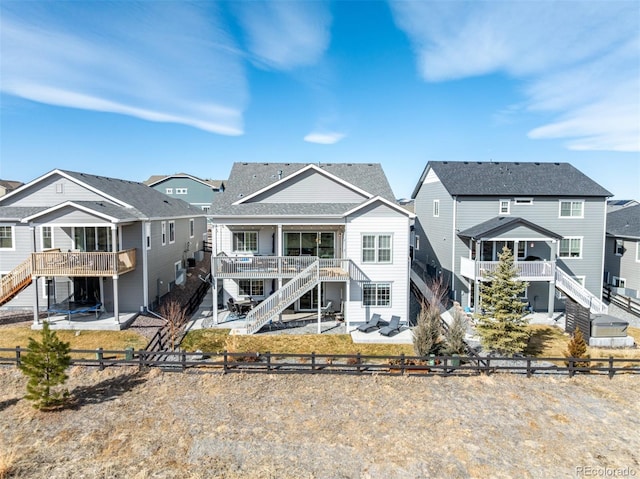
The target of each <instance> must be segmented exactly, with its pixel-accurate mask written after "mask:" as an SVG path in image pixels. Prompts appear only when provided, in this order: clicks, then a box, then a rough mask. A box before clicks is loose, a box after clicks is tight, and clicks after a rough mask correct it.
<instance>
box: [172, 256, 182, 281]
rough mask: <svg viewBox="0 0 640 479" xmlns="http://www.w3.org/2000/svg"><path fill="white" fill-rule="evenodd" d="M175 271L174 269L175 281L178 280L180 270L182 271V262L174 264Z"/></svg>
mask: <svg viewBox="0 0 640 479" xmlns="http://www.w3.org/2000/svg"><path fill="white" fill-rule="evenodd" d="M173 269H174V273H173V275H174V281H177V280H178V273H179V272H180V270H181V269H182V261H176V262H175V263H173Z"/></svg>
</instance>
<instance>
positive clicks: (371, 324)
mask: <svg viewBox="0 0 640 479" xmlns="http://www.w3.org/2000/svg"><path fill="white" fill-rule="evenodd" d="M386 324H387V322H386V321H384V320H383V319H382V316H380V315H379V314H378V313H374V314H372V315H371V319H370V320H369V321H367V322H366V323H364V324H361V325H360V326H358V327H357V330H358V331H361V332H363V333H368V332H369V331H370V330H372V329H379V328H380V327H382V326H386Z"/></svg>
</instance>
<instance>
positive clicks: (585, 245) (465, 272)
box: [412, 161, 612, 315]
mask: <svg viewBox="0 0 640 479" xmlns="http://www.w3.org/2000/svg"><path fill="white" fill-rule="evenodd" d="M610 196H612V195H611V193H610V192H609V191H607V190H606V189H604V188H603V187H602V186H600V185H599V184H597V183H596V182H595V181H593V180H592V179H590V178H589V177H587V176H586V175H584V174H583V173H582V172H580V171H579V170H577V169H576V168H575V167H573V166H572V165H570V164H568V163H543V162H539V163H528V162H523V163H520V162H466V161H465V162H454V161H430V162H429V163H427V165H426V167H425V169H424V171H423V173H422V175H421V177H420V180H419V181H418V183H417V185H416V187H415V189H414V191H413V194H412V198H413V199H414V200H415V213H416V225H415V239H414V258H415V261H416V262H417V263H418V264H420V265H422V267H423V268H424V269H425V270H426V272H427V273H428V274H429V275H430V276H434V277H442V278H443V279H445V280H446V284H448V285H449V288H450V291H451V297H452V299H454V300H457V301H459V302H460V304H461V305H462V306H464V307H469V308H473V307H474V306H475V305H477V304H479V282H481V281H483V280H485V279H486V274H487V272H489V271H492V270H493V269H495V268H496V266H497V264H498V254H499V253H500V252H501V250H502V248H503V247H504V246H507V247H508V248H509V249H511V251H512V252H513V254H514V258H515V261H516V266H517V268H518V274H519V278H520V279H522V280H523V281H527V282H528V283H529V286H528V288H527V290H526V292H525V294H524V296H523V298H522V300H523V301H524V302H526V303H528V304H529V305H530V306H531V307H532V308H533V310H535V311H548V312H549V314H550V315H551V314H552V313H553V311H554V310H559V309H560V310H561V309H562V308H563V303H564V298H565V297H566V296H570V297H571V298H572V299H574V300H576V301H577V302H578V303H579V304H581V305H582V306H584V307H586V308H589V309H591V311H592V312H594V313H602V312H605V311H606V306H605V305H604V304H603V303H602V301H601V298H602V283H603V274H602V273H603V267H604V251H605V223H606V216H607V198H609V197H610Z"/></svg>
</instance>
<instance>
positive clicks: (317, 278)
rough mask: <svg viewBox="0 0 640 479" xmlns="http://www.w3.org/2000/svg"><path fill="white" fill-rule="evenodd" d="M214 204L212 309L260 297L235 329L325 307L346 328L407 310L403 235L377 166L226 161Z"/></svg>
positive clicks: (401, 213) (402, 214) (403, 220)
mask: <svg viewBox="0 0 640 479" xmlns="http://www.w3.org/2000/svg"><path fill="white" fill-rule="evenodd" d="M226 186H227V187H226V189H225V191H224V192H223V193H222V194H220V195H218V196H217V197H216V199H215V201H214V202H213V205H212V210H211V218H212V220H213V223H214V227H213V228H214V231H213V252H214V255H213V257H212V281H213V284H214V291H219V294H218V295H214V311H217V309H218V305H220V306H225V305H227V303H228V301H229V299H230V298H231V299H233V300H234V302H237V301H241V300H245V299H247V298H249V297H250V298H251V299H252V300H253V301H256V302H259V305H258V306H257V307H255V308H254V309H252V310H251V311H250V312H249V313H248V315H247V318H246V319H247V320H246V324H247V327H246V329H245V330H244V331H243V332H246V333H249V334H250V333H254V332H257V331H259V330H260V329H261V328H262V327H263V326H264V325H266V324H267V323H269V322H272V321H274V320H277V319H278V318H279V317H280V315H281V314H282V313H283V311H285V310H292V311H296V312H310V313H314V312H315V313H317V315H318V324H320V315H321V312H322V310H323V308H325V307H327V306H328V305H332V309H333V311H334V312H336V313H338V314H340V315H343V317H344V319H345V320H346V322H347V326H348V327H350V325H353V324H355V323H363V322H366V321H367V320H369V319H370V318H371V316H372V315H373V314H375V313H378V314H380V315H381V316H382V317H383V318H386V319H387V320H389V319H390V317H391V316H393V315H396V316H400V318H401V320H402V322H404V323H406V322H408V313H409V309H408V308H409V267H410V261H409V234H410V223H411V221H412V218H413V214H412V213H411V212H409V211H407V210H406V209H405V208H402V207H401V206H399V205H398V204H397V203H396V201H395V199H394V196H393V192H392V190H391V187H390V186H389V182H388V180H387V178H386V176H385V174H384V172H383V170H382V167H381V166H380V165H379V164H368V163H361V164H358V163H350V164H346V163H323V164H307V163H235V164H234V165H233V167H232V170H231V173H230V175H229V179H228V181H227V183H226Z"/></svg>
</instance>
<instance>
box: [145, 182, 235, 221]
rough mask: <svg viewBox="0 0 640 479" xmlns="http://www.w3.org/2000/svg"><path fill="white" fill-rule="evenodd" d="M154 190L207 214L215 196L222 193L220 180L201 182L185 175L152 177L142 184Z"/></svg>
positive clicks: (222, 187) (222, 185) (222, 186)
mask: <svg viewBox="0 0 640 479" xmlns="http://www.w3.org/2000/svg"><path fill="white" fill-rule="evenodd" d="M144 184H145V185H147V186H150V187H151V188H153V189H154V190H157V191H159V192H160V193H164V194H165V195H167V196H170V197H171V198H176V199H180V200H183V201H186V202H187V203H189V204H191V205H193V206H195V207H196V208H198V209H200V210H202V211H204V212H205V213H208V212H209V210H210V209H211V203H212V202H213V200H214V198H215V197H216V195H217V194H219V193H222V192H223V191H224V182H223V181H221V180H203V179H201V178H198V177H196V176H192V175H188V174H186V173H175V174H173V175H167V176H163V175H154V176H151V177H150V178H149V179H148V180H146V181H145V182H144Z"/></svg>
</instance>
